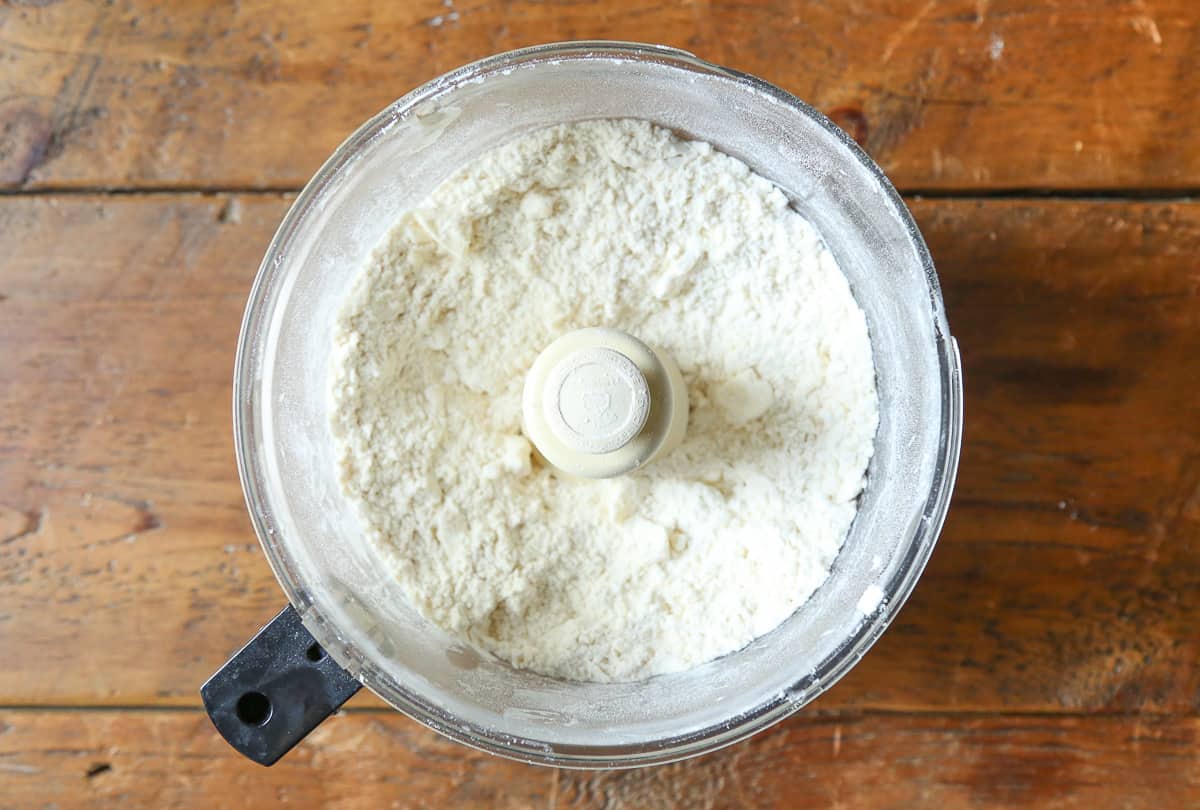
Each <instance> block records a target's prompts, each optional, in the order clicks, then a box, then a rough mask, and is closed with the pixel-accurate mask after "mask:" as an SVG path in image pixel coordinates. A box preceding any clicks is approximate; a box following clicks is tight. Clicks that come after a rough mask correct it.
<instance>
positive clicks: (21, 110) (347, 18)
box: [0, 0, 1200, 190]
mask: <svg viewBox="0 0 1200 810" xmlns="http://www.w3.org/2000/svg"><path fill="white" fill-rule="evenodd" d="M1198 21H1200V14H1198V13H1197V6H1196V4H1195V2H1194V0H1153V2H1146V1H1145V0H1058V1H1057V2H1053V3H1045V2H1041V0H836V1H835V2H827V1H826V0H768V1H767V2H758V3H733V2H709V0H663V1H662V2H657V3H651V4H646V3H644V2H641V0H608V2H604V3H590V2H583V3H565V4H563V3H542V2H537V1H536V0H512V1H511V2H503V3H493V2H488V0H410V1H409V2H402V3H379V2H374V0H345V2H341V3H338V4H337V8H336V12H331V11H330V8H329V7H328V6H327V5H326V4H321V3H295V4H291V5H289V6H287V7H286V8H283V7H281V6H280V5H279V4H278V3H273V2H266V1H265V0H231V2H227V3H216V4H214V3H210V2H206V1H205V0H188V1H187V2H175V3H171V4H169V5H164V4H160V3H156V2H153V0H116V1H115V2H113V1H112V0H110V1H109V2H105V3H87V2H85V0H64V1H63V2H59V1H58V0H39V2H14V3H10V4H6V5H0V64H3V65H4V66H5V70H3V71H0V186H8V187H11V188H25V189H33V188H65V187H111V186H119V187H149V186H153V187H165V188H181V187H202V188H249V187H254V188H264V187H266V188H297V187H299V186H300V185H301V184H303V183H304V182H305V181H306V180H307V179H308V177H309V176H310V175H311V174H312V172H313V171H314V170H315V169H316V168H317V166H318V165H319V164H320V163H321V161H322V160H324V158H325V157H326V156H327V155H328V154H329V152H330V151H331V150H332V149H333V148H334V147H335V146H337V144H338V143H340V142H341V141H342V139H343V138H345V137H346V136H347V135H348V134H349V133H350V132H351V131H352V130H353V129H354V128H355V127H357V126H358V124H359V123H361V122H362V121H363V120H365V119H366V118H368V117H369V116H370V115H372V114H374V113H375V112H377V111H378V110H380V109H382V108H383V107H384V106H386V105H387V104H388V103H390V102H391V101H392V100H394V99H395V98H398V97H399V96H401V95H402V94H404V93H405V92H407V91H408V90H410V89H411V88H413V87H415V86H416V85H418V84H420V83H422V82H424V81H427V80H429V79H431V78H433V77H434V76H436V75H438V74H440V73H442V72H444V71H446V70H449V69H451V68H453V67H456V66H458V65H460V64H463V63H466V62H468V61H471V60H474V59H478V58H480V57H483V56H486V55H489V54H492V53H496V52H498V51H503V50H508V49H511V48H517V47H522V46H526V45H531V44H536V43H541V42H547V41H554V40H564V39H585V38H605V39H633V40H642V41H650V42H661V43H665V44H669V45H675V46H678V47H682V48H686V49H688V50H691V51H693V52H695V53H696V54H698V55H700V56H701V57H704V58H706V59H710V60H712V61H715V62H718V63H721V64H726V65H729V66H731V67H735V68H738V69H740V70H744V71H748V72H751V73H754V74H757V75H760V76H762V77H763V78H765V79H767V80H769V81H771V82H774V83H776V84H778V85H780V86H782V87H784V88H786V89H787V90H790V91H792V92H793V93H795V94H797V95H798V96H800V97H801V98H804V99H806V100H808V101H810V102H812V103H813V104H814V105H815V106H817V107H819V108H820V109H822V110H824V111H825V112H827V113H828V114H830V116H831V117H833V118H834V119H835V120H836V121H837V122H838V123H840V124H841V125H842V126H843V127H844V128H846V129H847V130H848V131H849V132H850V133H851V134H852V135H854V136H855V137H856V138H857V139H858V140H860V141H861V142H862V143H863V144H864V145H865V146H866V147H867V149H868V150H869V151H870V152H871V153H872V154H873V155H874V156H875V158H876V159H877V160H878V161H879V162H880V163H881V164H882V165H883V167H884V168H885V169H886V170H887V171H888V173H889V174H890V175H891V176H892V178H893V180H895V181H896V183H897V184H898V185H899V186H900V187H902V188H909V189H960V190H961V189H971V190H978V189H1011V188H1110V189H1111V188H1134V189H1144V188H1156V189H1184V188H1195V187H1197V185H1200V107H1198V106H1197V105H1196V104H1194V103H1193V102H1194V98H1195V93H1194V80H1193V78H1192V77H1193V76H1194V75H1195V74H1196V72H1197V71H1198V70H1200V25H1198Z"/></svg>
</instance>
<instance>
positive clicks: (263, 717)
mask: <svg viewBox="0 0 1200 810" xmlns="http://www.w3.org/2000/svg"><path fill="white" fill-rule="evenodd" d="M236 711H237V716H238V720H241V721H242V722H243V723H245V724H246V725H248V726H265V725H266V724H267V721H268V720H270V719H271V701H270V700H269V699H268V698H267V696H266V695H264V694H263V693H262V692H247V693H246V694H244V695H242V696H241V697H240V698H238V702H237V707H236Z"/></svg>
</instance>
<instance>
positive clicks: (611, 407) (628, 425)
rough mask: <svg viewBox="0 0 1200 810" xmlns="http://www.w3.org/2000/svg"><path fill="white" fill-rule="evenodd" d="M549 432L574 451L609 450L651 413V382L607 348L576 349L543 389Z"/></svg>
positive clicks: (617, 446) (626, 438) (625, 440)
mask: <svg viewBox="0 0 1200 810" xmlns="http://www.w3.org/2000/svg"><path fill="white" fill-rule="evenodd" d="M542 409H543V411H544V412H545V415H546V421H547V422H548V423H549V424H550V429H551V430H552V431H554V435H555V436H556V437H557V438H558V440H559V441H560V442H562V443H563V444H564V445H565V446H566V447H568V448H570V449H571V450H572V451H574V452H576V453H611V452H613V451H614V450H620V449H621V448H622V447H624V446H625V445H627V444H629V442H630V440H631V439H633V437H634V436H636V435H638V433H640V432H641V430H642V428H643V427H644V426H645V424H646V417H647V416H649V415H650V386H649V384H647V382H646V377H645V375H644V374H642V371H641V369H639V368H638V367H637V364H636V363H634V362H633V361H632V360H630V359H629V358H628V357H626V356H625V355H623V354H621V353H620V352H618V351H614V350H613V349H609V348H607V347H592V348H583V349H576V350H575V351H573V352H571V353H570V354H568V355H567V356H566V357H564V358H563V359H562V360H560V361H559V362H558V365H556V366H555V367H554V370H553V371H551V372H550V379H549V380H548V382H547V384H546V387H545V388H543V389H542Z"/></svg>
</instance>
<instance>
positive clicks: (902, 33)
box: [880, 0, 937, 65]
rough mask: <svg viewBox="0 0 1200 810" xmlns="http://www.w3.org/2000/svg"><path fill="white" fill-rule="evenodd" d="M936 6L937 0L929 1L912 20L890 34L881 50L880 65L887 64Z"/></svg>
mask: <svg viewBox="0 0 1200 810" xmlns="http://www.w3.org/2000/svg"><path fill="white" fill-rule="evenodd" d="M936 5H937V0H929V1H928V2H927V3H926V4H925V5H923V6H921V10H920V11H918V12H917V13H916V14H915V15H913V17H912V19H910V20H909V21H908V22H906V23H904V25H902V26H900V28H899V29H898V30H897V31H896V33H894V34H892V37H891V39H889V40H888V43H887V46H886V47H885V48H884V49H883V58H882V59H880V62H881V64H885V65H886V64H887V63H888V60H890V59H891V58H892V54H894V53H895V52H896V48H898V47H900V44H901V43H902V42H904V40H906V39H908V37H909V36H910V35H911V34H912V32H913V31H914V30H916V27H917V26H918V25H920V24H921V21H922V20H924V19H925V18H926V17H927V16H929V12H931V11H933V7H934V6H936Z"/></svg>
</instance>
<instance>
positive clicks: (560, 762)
mask: <svg viewBox="0 0 1200 810" xmlns="http://www.w3.org/2000/svg"><path fill="white" fill-rule="evenodd" d="M583 59H607V60H617V61H630V62H646V61H650V62H654V63H657V64H660V65H664V66H667V67H674V68H677V69H680V70H684V71H690V72H693V73H701V74H704V75H707V76H710V77H716V78H721V79H726V80H729V81H733V82H736V83H739V84H742V85H744V86H746V87H747V88H748V89H750V90H753V91H754V92H757V93H760V94H763V95H766V96H768V97H770V98H772V99H773V100H775V101H777V102H779V103H782V104H784V105H787V106H789V107H791V108H792V109H794V110H796V111H797V112H799V113H800V114H802V115H804V116H806V117H808V118H810V119H812V120H813V121H815V122H816V123H817V124H818V125H820V126H821V127H822V128H823V129H824V130H826V131H827V132H828V133H830V134H831V135H833V136H834V137H835V138H836V139H837V140H838V141H839V142H840V143H841V144H842V146H843V147H844V148H845V149H846V150H848V152H849V153H850V154H851V155H852V156H853V157H854V159H855V160H857V161H858V163H859V164H860V165H861V166H862V167H863V168H865V169H866V170H867V171H868V172H869V173H870V174H871V175H873V176H874V178H875V179H876V180H877V181H878V183H879V185H880V187H881V189H882V190H883V193H884V195H885V196H886V199H887V201H888V203H889V205H890V206H891V208H892V209H893V210H894V213H895V214H896V215H897V216H898V217H899V218H900V220H901V221H902V222H903V224H904V226H905V229H906V231H907V234H908V238H909V240H910V241H911V244H912V247H913V248H914V249H915V251H916V253H917V255H918V257H919V258H920V261H921V264H922V268H923V270H924V273H925V277H926V283H927V285H928V288H929V298H930V306H931V311H932V315H933V328H934V336H935V338H934V339H935V349H936V351H937V355H938V363H939V371H940V380H941V424H940V429H939V443H938V453H939V457H938V459H937V461H936V465H935V469H934V475H933V481H932V485H931V488H930V494H929V497H928V499H927V500H926V502H925V504H924V507H923V509H922V512H921V518H920V521H919V523H920V525H918V526H916V527H915V529H914V535H913V539H912V542H910V543H909V545H908V547H907V549H906V553H905V554H904V556H903V558H902V559H901V560H900V561H899V562H898V564H897V567H896V574H895V576H894V577H893V581H892V583H889V584H890V585H893V587H892V588H891V589H890V590H889V592H888V593H889V598H888V599H887V600H885V601H884V603H882V604H881V605H880V606H879V607H878V608H877V609H876V610H875V611H874V612H873V613H872V614H871V615H869V616H867V617H866V618H865V619H864V621H863V622H862V623H861V624H860V625H859V627H858V628H857V630H856V632H855V633H854V634H852V635H851V636H850V637H849V638H847V639H846V641H845V642H844V643H843V645H842V647H841V652H840V654H836V655H831V656H830V657H829V658H828V659H827V663H828V662H830V661H831V662H832V664H831V665H830V666H828V667H827V668H825V669H824V670H822V669H820V668H818V670H817V671H815V672H813V673H810V674H808V675H805V676H804V677H803V678H801V679H800V680H799V681H797V682H796V683H795V684H794V685H793V686H792V687H791V688H789V689H787V690H783V691H781V692H780V693H778V694H777V695H775V696H774V697H773V698H772V699H771V700H769V701H766V702H765V703H763V704H762V705H760V706H758V707H756V708H755V709H754V710H752V711H750V712H747V713H745V714H742V715H738V716H736V717H733V718H730V719H728V720H726V721H725V722H723V723H721V724H719V725H715V726H712V727H709V728H705V729H702V730H699V731H694V732H691V733H688V734H684V735H678V736H673V737H667V738H662V739H659V740H655V741H653V742H650V743H641V744H635V745H627V744H616V745H597V746H588V747H582V746H573V745H549V744H547V743H544V742H538V741H536V740H531V739H525V738H517V737H513V736H510V735H506V734H502V733H500V732H498V731H496V730H495V729H489V728H484V727H480V726H477V725H475V724H472V723H470V722H467V721H464V720H462V719H460V718H458V717H456V716H454V715H451V714H450V713H448V712H446V711H445V710H443V709H441V708H440V707H438V706H436V705H434V704H432V703H430V702H429V701H427V700H424V699H423V698H422V697H421V696H420V695H419V694H417V693H415V692H412V691H410V690H408V689H406V688H405V687H404V686H403V685H402V684H396V683H395V682H394V681H393V680H391V679H390V678H389V677H387V676H386V674H385V673H381V672H377V671H376V670H374V669H373V667H371V666H370V665H369V664H365V662H363V661H361V660H354V657H355V654H354V652H353V651H352V650H351V649H349V648H348V645H347V644H346V643H345V642H343V641H342V639H341V638H340V634H339V633H338V632H337V629H336V627H335V626H333V624H332V623H331V622H330V621H329V620H327V619H326V617H325V616H323V615H322V614H321V611H320V610H319V608H318V606H317V605H316V604H315V603H314V601H313V599H312V597H311V596H310V594H309V593H308V591H307V589H306V588H305V586H304V584H303V579H302V578H301V576H300V575H299V572H298V571H296V570H295V568H294V567H293V566H292V564H291V563H290V561H289V559H288V555H287V553H286V552H285V551H284V550H283V548H282V541H281V539H280V536H279V532H278V531H277V530H276V529H275V526H274V519H273V517H272V515H273V510H272V508H271V505H270V503H269V499H268V495H267V493H268V491H269V488H268V487H266V486H264V485H263V483H262V482H263V481H265V475H264V473H263V468H262V462H261V460H260V459H259V458H258V456H257V454H256V452H255V451H254V449H253V448H254V447H255V444H256V441H255V439H256V438H257V437H258V436H259V434H260V428H259V418H258V407H259V405H260V403H261V396H260V392H261V387H262V381H261V376H260V375H258V374H257V373H256V370H257V368H258V361H259V359H260V357H261V354H262V350H263V343H264V338H265V336H266V335H267V334H268V330H269V326H270V320H271V313H272V309H271V307H269V306H268V303H270V301H271V298H272V293H273V292H275V291H277V287H278V282H279V281H280V280H281V278H280V277H281V270H280V267H281V265H282V264H283V256H284V255H285V254H286V253H287V250H288V247H289V246H290V245H291V244H292V243H293V242H294V240H295V239H296V238H297V234H298V233H300V232H301V230H302V228H303V226H304V224H305V221H306V218H307V217H308V216H309V215H310V214H312V213H313V212H314V209H316V208H318V207H319V204H320V202H321V199H322V195H323V193H324V192H325V190H326V189H328V188H329V187H330V186H331V185H332V184H334V183H335V182H336V180H337V178H338V176H339V174H340V173H341V171H342V170H343V169H344V168H346V166H347V165H348V164H349V163H351V162H352V161H353V160H354V159H355V157H356V155H357V154H358V153H359V151H360V150H361V149H363V148H364V147H366V146H367V145H368V144H369V143H370V142H371V141H372V140H374V139H375V138H377V137H380V136H381V135H384V134H385V133H386V132H387V131H388V129H390V128H391V126H392V125H393V124H395V123H396V122H397V121H399V120H401V119H402V118H403V117H404V115H405V113H406V112H408V111H411V110H413V109H414V108H416V107H418V106H419V105H421V104H423V103H426V102H429V101H431V100H433V99H435V98H437V97H438V96H440V95H442V94H444V93H447V92H449V91H452V90H453V89H454V88H455V87H457V86H458V85H460V84H461V83H463V82H466V81H475V80H478V79H479V78H481V77H483V76H487V75H491V74H494V73H498V72H501V71H505V70H510V69H513V68H517V67H526V66H530V65H535V64H537V63H540V62H556V61H564V60H583ZM962 404H963V393H962V373H961V362H960V358H959V352H958V346H957V343H956V342H955V340H954V338H953V337H952V336H951V334H950V330H949V325H948V323H947V320H946V315H945V310H944V306H943V302H942V296H941V288H940V285H939V283H938V278H937V274H936V271H935V269H934V265H933V259H932V257H931V255H930V253H929V249H928V247H927V246H926V244H925V240H924V238H923V237H922V236H921V233H920V231H919V230H918V228H917V225H916V222H915V221H914V219H913V217H912V214H911V212H910V211H909V210H908V208H907V206H906V205H905V204H904V201H903V199H902V198H901V197H900V194H899V193H898V192H897V191H896V189H895V187H894V186H893V185H892V183H891V182H890V181H889V180H888V178H887V177H886V176H885V175H884V173H883V170H882V169H881V168H880V167H879V166H878V165H877V164H876V163H875V162H874V161H873V160H872V159H871V158H870V157H869V156H868V155H867V153H866V152H865V151H864V150H863V149H862V148H861V147H860V146H859V145H858V144H857V143H855V142H854V141H853V140H852V139H851V138H850V137H849V136H848V135H846V134H845V133H844V132H843V131H842V130H841V129H840V128H838V127H837V126H836V125H835V124H834V123H833V122H832V121H830V120H829V118H827V117H826V116H825V115H823V114H822V113H821V112H820V111H818V110H816V109H815V108H813V107H812V106H810V105H808V104H806V103H805V102H803V101H801V100H800V99H798V98H797V97H796V96H794V95H792V94H791V93H789V92H787V91H785V90H783V89H781V88H779V87H776V86H775V85H772V84H770V83H769V82H766V81H764V80H763V79H760V78H758V77H756V76H753V75H750V74H748V73H743V72H741V71H737V70H733V69H730V68H726V67H722V66H719V65H716V64H713V63H710V62H707V61H705V60H703V59H700V58H699V57H697V56H695V55H694V54H691V53H689V52H687V51H683V50H679V49H676V48H670V47H666V46H662V45H651V44H645V43H637V42H619V41H609V40H581V41H573V42H555V43H547V44H543V45H536V46H533V47H528V48H521V49H518V50H512V51H507V52H503V53H499V54H495V55H492V56H489V57H486V58H484V59H480V60H478V61H475V62H471V63H469V64H466V65H463V66H462V67H459V68H457V69H455V70H451V71H449V72H448V73H445V74H443V75H441V76H439V77H437V78H435V79H433V80H431V81H429V82H426V83H425V84H423V85H421V86H419V87H417V88H416V89H414V90H412V91H411V92H409V93H407V94H405V95H404V96H402V97H401V98H399V99H397V100H396V101H394V102H392V103H391V104H389V105H388V106H387V107H386V108H384V109H383V110H382V111H380V112H379V113H378V114H376V115H375V116H373V117H372V118H371V119H370V120H368V121H367V122H365V123H364V124H362V125H361V126H360V127H359V128H358V129H357V130H355V132H354V133H353V134H351V135H350V137H348V138H347V139H346V140H345V141H343V142H342V144H341V145H340V146H338V148H337V149H336V150H335V151H334V152H333V154H332V155H331V156H330V157H329V158H328V159H327V160H326V161H325V163H324V164H323V165H322V166H321V168H320V169H318V170H317V172H316V173H315V174H314V175H313V177H312V178H311V179H310V180H309V181H308V183H307V184H305V186H304V188H303V190H302V191H301V192H300V193H299V194H298V195H297V197H296V199H295V201H294V202H293V203H292V205H291V207H290V208H289V210H288V212H287V214H286V215H285V216H284V218H283V220H282V222H281V224H280V226H279V228H278V229H277V231H276V232H275V234H274V236H273V237H272V238H271V241H270V243H269V245H268V247H267V250H266V253H265V255H264V258H263V261H262V264H261V265H260V267H259V270H258V273H257V274H256V276H255V279H254V282H253V284H252V286H251V290H250V295H249V299H248V302H247V305H246V310H245V314H244V316H243V319H242V326H241V332H240V334H239V338H238V345H237V354H236V357H235V361H234V381H233V422H234V449H235V453H236V456H237V466H238V475H239V479H240V481H241V485H242V492H243V494H244V497H245V501H246V507H247V510H248V512H249V514H250V519H251V522H252V524H253V526H254V531H255V534H256V535H257V536H258V539H259V542H260V544H261V545H262V547H263V550H264V554H265V556H266V558H267V562H268V563H269V564H270V566H271V570H272V571H273V573H274V574H275V578H276V580H278V582H279V585H280V587H281V588H282V589H283V591H284V593H285V595H286V596H287V598H288V600H289V601H290V602H291V603H292V605H293V606H294V607H295V608H296V610H297V612H298V613H299V614H300V616H301V619H302V621H303V622H304V625H305V627H306V628H307V629H308V631H309V632H310V633H311V634H312V635H313V637H314V638H315V639H316V640H317V641H318V642H319V643H320V644H321V646H322V647H324V648H325V649H326V650H328V651H329V652H330V654H331V655H333V656H334V658H335V660H337V661H338V663H339V664H341V665H342V666H343V667H345V668H346V669H347V670H348V671H350V672H351V673H352V674H353V675H355V676H356V677H357V678H358V679H359V680H361V681H362V683H363V684H364V685H365V686H366V687H367V688H369V689H370V690H371V691H372V692H375V693H376V694H377V695H379V696H380V697H381V698H382V699H383V700H384V701H385V702H387V703H388V704H389V705H391V706H392V707H394V708H395V709H397V710H399V711H401V712H403V713H404V714H406V715H408V716H409V717H411V718H413V719H414V720H416V721H418V722H420V723H422V724H423V725H425V726H427V727H429V728H431V729H433V730H434V731H437V732H439V733H441V734H443V735H445V736H447V737H449V738H451V739H453V740H456V741H457V742H460V743H463V744H465V745H468V746H471V747H473V748H476V749H479V750H482V751H486V752H489V753H492V754H497V755H499V756H502V757H506V758H509V759H514V760H518V761H521V762H527V763H534V764H540V765H551V766H559V767H568V768H583V769H610V768H630V767H639V766H645V765H655V764H664V763H668V762H673V761H676V760H680V759H685V758H688V757H692V756H697V755H699V754H702V753H708V752H711V751H715V750H717V749H719V748H723V747H725V746H727V745H731V744H733V743H735V742H738V741H740V740H743V739H745V738H747V737H749V736H751V735H752V734H755V733H757V732H759V731H761V730H763V729H765V728H767V727H769V726H771V725H774V724H775V723H777V722H779V721H781V720H783V719H784V718H786V717H789V716H790V715H792V714H794V713H795V712H797V711H798V710H800V709H801V708H803V707H804V706H805V705H807V704H808V703H809V702H811V701H812V700H814V699H815V698H816V697H818V696H819V695H821V694H823V693H824V692H825V691H826V690H827V689H828V688H829V687H830V686H832V685H833V684H834V683H836V682H837V681H838V680H840V679H841V678H842V677H843V676H844V675H845V674H846V673H847V672H849V670H850V669H851V668H853V667H854V665H855V664H857V663H858V661H859V660H861V658H862V657H863V655H865V654H866V652H867V650H868V649H870V647H871V646H872V645H873V644H874V643H875V641H876V640H877V639H878V638H879V636H880V635H881V634H882V633H883V632H884V630H886V629H887V627H888V625H889V624H890V623H891V622H892V620H893V619H894V618H895V616H896V614H897V613H898V611H899V610H900V608H901V607H902V606H903V604H904V603H905V601H906V600H907V599H908V597H909V595H910V594H911V593H912V590H913V588H914V586H915V585H916V582H917V579H918V578H919V577H920V575H921V573H922V571H923V570H924V568H925V566H926V564H927V562H928V560H929V557H930V555H931V554H932V552H933V548H934V545H935V544H936V541H937V537H938V534H939V533H940V531H941V528H942V525H943V523H944V521H945V517H946V513H947V510H948V508H949V502H950V496H951V493H952V491H953V489H954V481H955V477H956V474H957V469H958V460H959V453H960V449H961V442H962V419H963V413H962Z"/></svg>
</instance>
